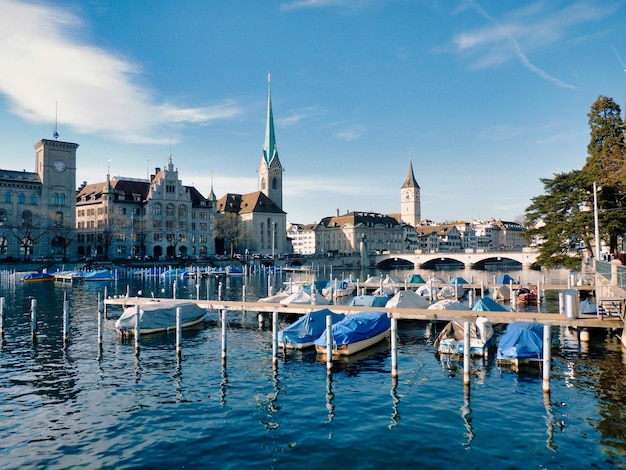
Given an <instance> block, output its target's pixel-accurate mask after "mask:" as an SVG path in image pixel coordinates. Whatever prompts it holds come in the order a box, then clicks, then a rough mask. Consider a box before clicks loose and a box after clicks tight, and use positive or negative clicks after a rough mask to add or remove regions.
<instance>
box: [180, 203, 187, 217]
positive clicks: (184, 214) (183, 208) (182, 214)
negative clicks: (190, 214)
mask: <svg viewBox="0 0 626 470" xmlns="http://www.w3.org/2000/svg"><path fill="white" fill-rule="evenodd" d="M178 217H187V207H186V206H185V205H184V204H181V205H180V206H178Z"/></svg>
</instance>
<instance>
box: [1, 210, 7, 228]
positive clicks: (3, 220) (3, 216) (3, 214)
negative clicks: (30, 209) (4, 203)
mask: <svg viewBox="0 0 626 470" xmlns="http://www.w3.org/2000/svg"><path fill="white" fill-rule="evenodd" d="M6 222H7V211H5V210H4V209H0V226H1V225H4V224H6Z"/></svg>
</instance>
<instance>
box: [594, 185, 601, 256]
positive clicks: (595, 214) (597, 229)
mask: <svg viewBox="0 0 626 470" xmlns="http://www.w3.org/2000/svg"><path fill="white" fill-rule="evenodd" d="M593 223H594V226H595V239H596V261H597V260H599V259H600V228H599V225H598V196H597V194H596V182H595V181H594V182H593Z"/></svg>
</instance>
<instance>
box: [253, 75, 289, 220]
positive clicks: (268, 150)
mask: <svg viewBox="0 0 626 470" xmlns="http://www.w3.org/2000/svg"><path fill="white" fill-rule="evenodd" d="M258 171H259V191H261V192H262V193H263V194H265V195H266V196H267V197H268V198H270V199H271V200H272V201H274V204H276V205H277V206H278V207H279V208H280V209H282V208H283V166H282V165H281V164H280V160H279V159H278V150H277V148H276V136H275V135H274V116H273V114H272V95H271V90H270V74H269V73H268V74H267V124H266V128H265V143H264V145H263V154H262V155H261V163H259V170H258Z"/></svg>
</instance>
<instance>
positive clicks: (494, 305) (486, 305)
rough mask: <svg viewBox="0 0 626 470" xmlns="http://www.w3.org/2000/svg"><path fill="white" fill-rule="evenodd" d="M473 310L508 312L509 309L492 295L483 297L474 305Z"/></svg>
mask: <svg viewBox="0 0 626 470" xmlns="http://www.w3.org/2000/svg"><path fill="white" fill-rule="evenodd" d="M472 310H475V311H479V312H507V311H508V310H507V309H506V308H504V307H503V306H502V305H500V304H499V303H498V302H496V301H495V300H493V299H492V298H491V297H482V298H480V299H478V302H476V304H475V305H474V306H473V307H472Z"/></svg>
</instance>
